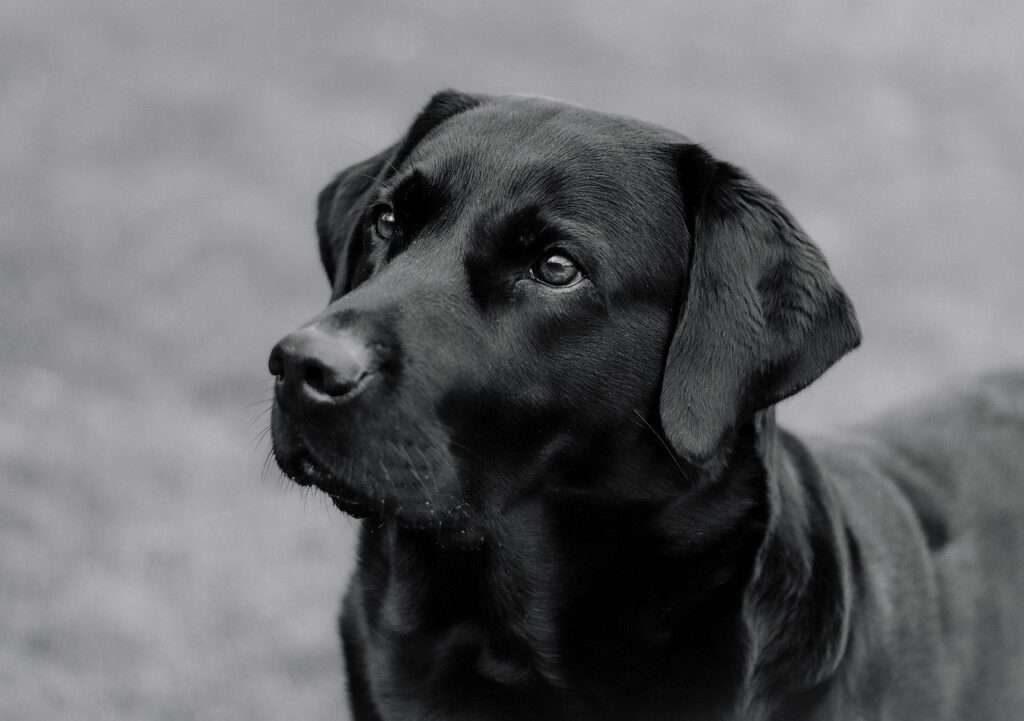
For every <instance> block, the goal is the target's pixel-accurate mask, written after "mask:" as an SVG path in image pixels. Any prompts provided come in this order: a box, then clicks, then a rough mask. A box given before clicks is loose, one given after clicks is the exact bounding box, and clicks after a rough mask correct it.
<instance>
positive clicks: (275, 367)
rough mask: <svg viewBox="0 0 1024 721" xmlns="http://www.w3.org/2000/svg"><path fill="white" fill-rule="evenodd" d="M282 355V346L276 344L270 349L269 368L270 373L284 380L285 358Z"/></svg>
mask: <svg viewBox="0 0 1024 721" xmlns="http://www.w3.org/2000/svg"><path fill="white" fill-rule="evenodd" d="M281 355H282V352H281V346H280V345H276V346H274V349H273V350H272V351H270V358H269V360H268V361H267V369H268V370H269V371H270V375H272V376H274V377H275V378H276V379H277V380H279V381H280V380H284V360H283V359H282V358H281Z"/></svg>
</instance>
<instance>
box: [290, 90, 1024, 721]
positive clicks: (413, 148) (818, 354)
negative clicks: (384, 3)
mask: <svg viewBox="0 0 1024 721" xmlns="http://www.w3.org/2000/svg"><path fill="white" fill-rule="evenodd" d="M382 204H387V206H386V207H389V208H391V207H393V208H394V213H395V217H396V219H397V227H398V228H399V231H398V232H397V233H396V234H395V235H394V236H393V237H390V238H382V237H381V236H380V234H379V233H377V232H376V231H375V230H374V227H375V225H374V218H375V217H376V216H375V213H379V209H380V208H381V207H382ZM318 206H319V207H318V218H317V230H318V233H319V238H320V250H321V256H322V258H323V263H324V267H325V268H326V270H327V273H328V276H329V277H330V279H331V282H332V288H333V292H332V296H331V300H330V303H329V304H328V306H327V307H326V309H325V310H324V311H323V312H322V313H321V314H320V315H318V316H317V317H316V318H315V319H314V320H313V321H311V325H312V326H315V327H316V328H317V329H318V330H322V331H323V332H324V333H327V334H332V333H334V334H339V333H342V332H344V333H345V334H349V335H350V336H358V337H359V338H360V339H361V340H362V342H364V343H365V344H366V346H367V347H368V348H369V349H370V350H371V351H372V354H373V358H374V362H373V370H374V374H373V376H372V382H370V383H369V384H368V385H367V387H366V388H365V390H363V391H362V392H361V393H360V394H359V395H358V396H355V397H354V398H353V399H351V400H348V401H346V402H344V403H332V404H330V405H329V406H324V407H316V408H310V407H305V406H302V407H300V406H299V405H297V404H295V403H294V402H291V401H290V400H289V397H288V394H287V391H286V389H279V393H278V400H277V403H276V404H275V408H274V419H273V430H274V443H275V452H276V454H277V458H278V462H279V463H280V465H281V467H282V469H284V471H285V472H286V473H288V474H289V475H290V476H292V477H294V478H295V479H296V480H298V481H300V482H303V483H315V484H316V485H318V486H319V487H320V488H322V489H323V490H324V491H325V492H327V493H329V494H331V495H332V497H333V498H334V499H335V502H336V503H337V505H338V506H339V508H341V509H342V510H344V511H346V512H349V513H352V514H354V515H356V516H359V517H362V518H365V519H366V520H365V522H364V523H363V526H362V530H361V535H360V545H359V560H358V569H357V571H356V574H355V576H354V578H353V579H352V582H351V584H350V587H349V590H348V593H347V595H346V598H345V601H344V608H343V613H342V618H341V633H342V637H343V642H344V652H345V660H346V668H347V673H348V688H349V694H350V700H351V705H352V709H353V717H354V718H355V719H357V721H396V720H403V721H404V720H409V721H412V720H421V719H444V720H445V721H461V720H464V719H465V720H468V719H478V720H481V721H486V720H489V719H538V720H548V719H551V720H556V719H594V720H601V719H638V720H639V719H643V720H656V719H674V720H676V719H698V720H704V719H707V720H709V721H711V720H718V719H722V720H725V719H736V720H738V719H743V720H745V721H767V720H768V719H773V720H778V721H799V720H801V719H808V720H810V719H822V720H824V719H829V720H833V719H858V720H865V721H866V720H869V719H871V720H879V721H880V720H882V719H894V720H900V721H909V720H913V719H921V720H922V721H923V720H927V721H942V720H944V719H945V720H949V721H952V720H953V719H967V718H970V719H979V720H980V719H984V720H988V721H994V720H999V719H1005V720H1006V721H1009V720H1010V719H1016V718H1018V717H1019V716H1018V715H1017V714H1018V712H1019V709H1020V708H1021V704H1022V703H1024V635H1022V634H1024V631H1022V628H1024V623H1022V621H1024V619H1022V617H1021V613H1020V611H1019V607H1020V606H1024V603H1022V602H1024V581H1022V575H1024V574H1022V566H1024V550H1022V549H1024V525H1022V520H1021V519H1022V512H1021V507H1022V502H1024V501H1022V499H1024V480H1022V476H1024V374H1021V373H1016V374H1004V375H1002V376H998V377H991V378H988V379H986V380H984V381H982V382H980V383H979V384H977V385H976V386H975V387H973V388H972V389H970V390H966V391H963V392H960V393H958V394H956V396H955V397H954V398H952V399H949V400H947V401H942V402H936V403H933V404H930V405H924V406H921V407H920V408H918V409H916V410H910V411H907V412H906V413H904V414H903V415H897V416H893V417H891V418H889V419H886V420H884V421H882V422H880V424H879V425H878V426H876V427H873V428H869V429H861V430H858V431H855V432H851V433H850V434H848V435H847V436H846V437H844V438H842V439H839V440H834V441H803V440H800V439H797V438H796V437H794V436H792V435H790V434H788V433H786V432H785V431H783V430H781V429H778V428H776V426H775V423H774V414H773V410H772V406H773V404H775V403H776V402H778V401H780V400H782V399H783V398H786V397H788V396H790V395H792V394H793V393H796V392H797V391H799V390H800V389H802V388H803V387H805V386H806V385H807V384H809V383H811V382H813V381H814V380H815V379H816V378H817V377H819V376H820V375H821V374H822V373H823V372H824V371H825V370H827V369H828V368H829V367H830V366H831V365H832V364H833V363H835V362H836V361H837V360H838V359H839V358H840V357H842V356H843V355H844V354H845V353H847V352H848V351H850V350H851V349H853V348H854V347H856V346H857V344H858V343H859V341H860V332H859V329H858V326H857V322H856V319H855V317H854V312H853V309H852V306H851V304H850V301H849V300H848V298H847V297H846V295H845V294H844V293H843V291H842V290H841V288H840V287H839V285H838V284H837V282H836V280H835V279H834V278H833V277H832V274H831V272H830V271H829V268H828V266H827V264H826V262H825V260H824V259H823V257H822V255H821V253H820V252H819V251H818V249H817V248H816V247H815V246H814V244H813V243H812V242H811V241H810V240H809V239H808V238H807V236H806V235H805V234H804V233H803V231H802V230H801V229H800V228H799V226H798V225H797V224H796V222H795V221H794V220H793V218H792V217H790V215H789V214H788V213H787V211H786V210H785V209H784V208H783V206H782V205H781V204H780V203H779V201H778V200H777V199H776V198H775V197H774V196H773V195H772V194H771V193H769V192H768V191H767V190H765V189H764V188H763V187H761V186H760V185H759V184H758V183H756V182H755V181H754V180H752V179H751V178H750V177H749V176H747V175H746V174H745V173H743V172H742V171H741V170H739V169H738V168H736V167H734V166H732V165H729V164H728V163H725V162H722V161H719V160H717V159H715V158H714V157H712V156H711V155H710V154H709V153H707V152H706V151H705V150H704V149H702V148H700V147H699V146H697V145H695V144H693V143H692V142H690V141H689V140H688V139H686V138H685V137H683V136H680V135H678V134H675V133H673V132H671V131H668V130H664V129H661V128H656V127H653V126H648V125H645V124H643V123H640V122H638V121H634V120H630V119H627V118H621V117H615V116H609V115H604V114H600V113H596V112H592V111H588V110H584V109H581V108H577V107H574V106H570V105H566V104H562V103H558V102H554V101H550V100H541V99H533V98H520V97H489V96H471V95H465V94H461V93H455V92H446V93H440V94H438V95H437V96H435V97H434V99H433V100H432V101H431V102H430V103H429V104H428V105H427V107H426V108H425V109H424V110H423V111H422V112H421V114H420V115H419V116H418V117H417V118H416V119H415V121H414V122H413V124H412V126H411V128H410V130H409V131H408V133H407V134H406V136H405V137H403V138H402V139H400V140H399V141H398V142H396V143H395V144H394V145H393V146H391V147H389V148H387V149H385V150H383V151H382V152H381V153H379V154H378V155H376V156H373V157H372V158H369V159H367V160H366V161H363V162H362V163H359V164H357V165H355V166H353V167H351V168H348V169H346V170H344V171H342V172H341V173H340V174H339V175H338V176H337V177H336V178H335V179H334V180H333V182H331V183H330V184H329V185H328V186H327V187H326V188H325V189H324V190H323V192H322V193H321V194H320V197H319V204H318ZM556 250H557V251H559V252H562V253H565V254H567V255H568V256H569V257H571V258H572V259H573V260H574V261H576V262H577V264H578V265H579V266H580V267H581V269H582V270H583V273H584V276H585V279H584V280H583V281H582V282H581V283H579V284H577V285H575V286H572V287H570V288H553V287H549V286H546V285H544V284H543V283H539V282H538V281H537V280H536V279H535V277H534V276H533V275H531V271H530V269H531V268H532V267H534V265H535V264H536V262H537V261H538V260H539V259H540V258H542V257H544V255H545V254H546V253H551V252H552V251H556ZM838 402H841V399H838ZM310 469H313V470H310Z"/></svg>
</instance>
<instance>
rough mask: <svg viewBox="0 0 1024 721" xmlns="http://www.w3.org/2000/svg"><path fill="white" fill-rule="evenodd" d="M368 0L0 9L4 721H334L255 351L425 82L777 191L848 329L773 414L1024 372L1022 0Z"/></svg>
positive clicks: (314, 599)
mask: <svg viewBox="0 0 1024 721" xmlns="http://www.w3.org/2000/svg"><path fill="white" fill-rule="evenodd" d="M346 5H348V6H346ZM382 5H383V4H381V3H374V4H372V5H371V4H367V5H366V6H365V7H363V6H356V4H355V3H332V4H327V3H319V2H312V1H309V2H294V3H271V2H266V1H263V0H260V1H258V2H257V1H247V2H241V0H226V1H223V2H218V3H197V2H191V3H182V2H160V1H158V0H148V1H146V2H136V3H124V4H117V3H114V2H110V1H108V0H97V1H96V2H90V3H76V2H72V1H71V0H67V1H65V2H44V1H42V0H32V1H30V2H29V1H24V2H19V1H18V0H8V1H7V2H5V3H3V4H2V5H0V197H2V203H0V483H2V486H0V718H3V719H11V720H17V719H54V718H74V719H110V718H154V719H190V718H202V719H247V720H250V721H258V720H262V719H285V718H303V719H336V718H344V712H343V711H342V710H341V708H340V707H341V701H342V688H341V682H340V676H339V674H340V663H339V660H338V654H337V647H336V641H335V637H334V632H333V627H334V613H335V609H336V605H337V599H338V596H339V591H340V590H341V588H342V586H343V583H344V579H345V578H346V576H347V573H348V571H349V569H350V568H351V564H352V561H351V555H352V532H353V529H354V525H353V524H352V523H351V522H349V521H347V520H345V519H343V518H341V517H340V516H339V515H338V513H337V512H335V511H333V510H332V509H330V508H328V506H327V505H326V504H325V503H323V502H322V501H321V499H320V498H319V497H317V496H313V495H303V494H302V493H301V492H299V491H298V490H297V489H294V488H291V487H289V486H287V485H286V484H284V483H282V482H281V481H279V480H278V478H277V476H276V474H275V473H273V472H270V473H265V474H264V473H261V467H262V464H263V461H264V458H265V454H266V450H267V447H266V443H265V442H260V441H259V438H258V436H259V432H260V430H261V429H262V428H263V427H265V424H266V417H265V416H261V415H260V413H261V411H262V410H263V409H264V408H265V407H266V402H265V401H266V398H267V395H268V390H269V384H268V382H267V378H266V373H265V371H264V365H265V364H264V361H265V356H266V353H267V351H268V350H269V348H270V346H271V344H272V343H273V342H274V341H275V340H276V338H277V337H278V336H279V335H280V334H282V333H283V332H284V331H286V330H288V329H289V328H291V327H292V326H294V325H295V324H296V323H298V322H299V321H301V320H302V319H303V318H304V317H306V316H309V315H311V314H312V313H313V312H314V311H315V310H316V309H317V308H318V306H319V305H320V304H321V303H322V302H323V301H324V300H325V297H326V286H325V284H324V282H323V280H322V278H321V277H320V270H319V268H318V267H317V263H316V256H315V248H314V242H313V236H312V202H313V198H314V194H315V192H316V191H317V190H318V188H319V186H320V185H321V184H322V182H323V181H324V180H325V179H326V178H327V177H328V176H329V175H330V174H331V172H332V171H333V170H335V169H336V168H338V167H340V166H342V165H344V164H346V163H349V162H352V161H354V160H356V159H359V158H361V157H364V156H366V155H368V154H370V153H371V152H372V151H374V150H376V149H378V148H379V147H380V146H382V145H383V144H384V143H386V142H390V141H391V140H392V139H393V138H394V137H395V136H396V135H397V134H398V133H399V132H400V130H401V129H402V126H403V124H404V123H405V122H407V120H408V119H409V117H410V115H411V114H412V113H413V112H414V111H415V109H416V108H417V106H418V105H419V104H421V103H422V102H423V101H424V100H425V99H426V98H427V97H428V96H429V94H430V93H431V92H432V91H434V90H435V89H438V88H440V87H443V86H448V85H453V86H456V87H460V88H464V89H476V90H485V91H499V92H500V91H517V92H519V91H521V92H534V93H539V94H544V95H554V96H561V97H567V98H569V99H573V100H575V101H578V102H581V103H583V104H587V105H592V106H596V107H598V108H602V109H606V110H611V111H617V112H624V113H629V114H634V115H639V116H641V117H644V118H647V119H650V120H653V121H657V122H661V123H664V124H669V125H672V126H674V127H676V128H679V129H681V130H684V131H686V132H688V133H689V134H690V135H691V136H693V137H695V138H697V139H700V140H702V141H704V142H706V143H708V144H709V145H710V146H711V147H712V148H713V149H715V150H716V151H717V152H718V153H719V154H721V155H722V156H724V157H727V158H731V159H734V160H737V161H739V162H741V163H742V164H744V165H746V166H747V167H749V168H750V169H751V170H752V171H753V172H754V173H755V174H756V175H758V176H759V177H761V178H762V179H763V180H764V181H765V182H766V183H767V184H768V185H769V186H771V187H773V188H775V189H776V190H777V191H778V192H779V193H780V195H781V196H782V197H783V198H784V199H786V200H787V202H788V203H789V205H790V207H791V208H792V209H793V210H794V211H795V212H796V214H797V215H798V216H799V217H800V218H801V219H802V220H803V222H804V224H805V225H806V226H807V228H808V229H809V230H810V231H811V233H812V235H814V236H815V237H816V238H817V239H818V241H819V242H820V244H821V245H822V246H823V247H824V248H825V250H826V252H827V254H828V256H829V257H830V259H831V261H832V264H833V267H834V268H835V270H836V273H837V275H838V276H839V277H840V278H841V279H842V280H843V281H844V282H845V284H846V286H847V288H848V289H849V291H850V292H851V294H852V296H853V297H854V299H855V302H856V303H857V306H858V308H859V310H860V314H861V318H862V321H863V325H864V329H865V335H866V343H865V346H864V348H863V349H862V350H861V351H859V352H858V353H857V354H856V355H855V356H854V357H852V358H850V359H848V360H846V361H844V362H843V363H842V364H841V365H840V367H839V368H837V369H836V370H835V371H833V372H831V373H830V374H829V375H828V376H827V377H826V379H825V380H824V381H823V382H821V383H820V384H819V385H818V386H816V387H815V388H813V389H811V390H810V391H808V392H807V393H806V394H805V395H803V396H802V397H801V398H800V399H798V400H796V401H794V402H792V403H791V404H789V405H788V406H787V408H786V410H785V412H784V417H786V418H787V419H789V420H790V421H791V422H792V423H793V424H794V425H797V426H800V427H803V428H809V427H814V426H816V425H818V424H819V423H822V422H832V421H849V420H854V419H856V418H859V417H862V416H863V415H864V414H867V413H869V412H871V411H873V410H875V409H877V408H879V407H881V406H883V405H886V404H888V403H891V402H893V401H895V400H898V399H901V398H904V397H906V396H908V395H911V394H913V393H916V392H919V391H922V390H925V389H928V388H930V387H933V386H935V385H937V384H938V383H940V382H941V381H942V380H943V379H945V378H948V377H949V376H950V375H956V374H959V373H962V372H970V371H972V370H975V369H980V368H984V367H987V366H990V365H1000V364H1012V363H1016V364H1020V363H1024V337H1022V333H1021V320H1020V316H1021V309H1022V307H1024V284H1022V282H1021V273H1022V271H1024V244H1022V243H1021V232H1020V228H1021V227H1022V224H1024V223H1022V221H1024V211H1022V210H1021V208H1020V202H1021V192H1022V186H1024V183H1022V180H1024V138H1022V131H1021V127H1022V126H1021V124H1020V118H1021V116H1022V115H1024V85H1022V84H1021V82H1020V69H1021V68H1022V67H1024V52H1022V51H1021V50H1020V49H1019V48H1020V43H1019V29H1020V28H1021V27H1024V5H1017V6H1014V7H1013V8H1012V9H1002V10H999V11H996V9H995V7H996V5H997V3H991V5H992V6H993V7H992V8H991V9H986V8H985V7H983V5H984V3H972V4H969V5H968V4H963V5H962V6H961V5H960V4H939V5H936V4H935V3H933V2H924V1H923V0H921V1H920V2H912V1H910V0H898V1H896V2H893V1H891V0H890V1H889V2H878V3H875V4H874V5H873V6H871V7H868V6H864V5H863V4H860V5H858V7H859V8H860V9H858V10H856V11H850V12H849V13H847V14H839V13H832V14H825V15H823V14H822V11H821V10H820V4H818V3H813V2H809V1H806V0H805V1H798V2H785V3H756V4H750V3H719V4H715V5H714V7H715V8H716V9H714V10H708V11H698V10H681V9H678V8H677V7H675V5H676V4H674V3H667V2H665V3H662V2H657V3H651V4H650V6H649V7H646V8H645V9H638V8H637V6H636V5H635V4H633V5H629V4H626V5H623V4H621V3H611V2H608V3H605V2H601V3H596V2H588V3H583V2H576V3H567V4H563V5H561V6H560V7H559V9H553V8H552V7H550V6H549V5H547V4H545V3H541V2H539V1H538V2H526V3H517V4H514V5H513V4H509V3H505V2H490V3H475V4H473V9H468V8H460V7H457V6H456V4H455V3H450V2H434V3H424V4H423V7H418V6H417V5H414V4H411V3H410V4H408V5H404V6H403V5H402V4H401V3H389V4H388V10H386V11H384V10H382V9H381V7H382ZM510 7H515V8H516V9H515V10H510V9H508V8H510ZM627 8H628V9H627Z"/></svg>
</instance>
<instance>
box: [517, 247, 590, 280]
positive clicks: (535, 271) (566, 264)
mask: <svg viewBox="0 0 1024 721" xmlns="http://www.w3.org/2000/svg"><path fill="white" fill-rule="evenodd" d="M530 275H531V276H532V277H533V279H534V280H536V281H538V282H540V283H543V284H544V285H547V286H550V287H552V288H568V287H570V286H573V285H576V284H577V283H579V282H580V281H581V280H583V273H581V272H580V269H579V268H577V267H576V263H575V262H573V260H572V258H570V257H569V256H567V255H565V254H564V253H549V254H548V255H546V256H545V257H544V258H542V259H541V260H540V261H539V262H538V263H535V264H534V266H533V267H532V268H531V269H530Z"/></svg>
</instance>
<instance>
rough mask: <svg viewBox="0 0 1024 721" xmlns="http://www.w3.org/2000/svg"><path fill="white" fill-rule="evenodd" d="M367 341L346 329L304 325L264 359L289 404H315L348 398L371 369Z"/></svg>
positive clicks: (370, 357)
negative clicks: (330, 330)
mask: <svg viewBox="0 0 1024 721" xmlns="http://www.w3.org/2000/svg"><path fill="white" fill-rule="evenodd" d="M372 360H373V359H372V356H371V353H370V350H369V348H367V346H366V344H365V343H364V342H363V341H361V340H360V339H359V338H357V337H356V336H354V335H352V334H351V333H349V332H346V331H338V332H328V331H326V330H323V329H321V328H319V327H317V326H315V325H314V326H307V327H305V328H301V329H299V330H297V331H295V332H294V333H291V334H289V335H287V336H285V337H284V338H283V339H282V340H281V342H279V343H278V344H277V345H276V346H274V349H273V350H272V351H271V352H270V359H269V361H268V363H267V366H268V368H269V369H270V373H271V375H273V376H274V377H275V378H276V379H277V388H276V390H277V392H278V393H279V394H282V395H283V397H281V396H279V397H281V400H283V401H285V402H288V403H289V404H298V405H306V406H308V405H316V404H323V403H334V402H338V401H344V400H348V399H350V398H351V397H353V396H354V395H355V393H354V392H355V390H356V389H357V388H358V387H359V386H360V384H361V383H362V381H363V380H364V379H366V378H367V376H369V375H371V374H372V373H373V368H372V365H373V364H372Z"/></svg>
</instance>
